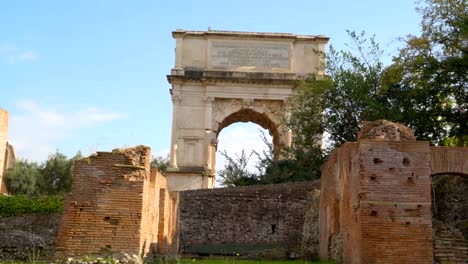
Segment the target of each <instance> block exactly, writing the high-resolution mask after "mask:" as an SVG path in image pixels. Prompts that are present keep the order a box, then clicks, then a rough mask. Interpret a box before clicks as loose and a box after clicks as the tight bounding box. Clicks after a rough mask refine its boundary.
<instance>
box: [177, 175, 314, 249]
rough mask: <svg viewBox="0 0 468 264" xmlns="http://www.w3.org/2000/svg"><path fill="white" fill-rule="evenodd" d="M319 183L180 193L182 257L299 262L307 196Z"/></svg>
mask: <svg viewBox="0 0 468 264" xmlns="http://www.w3.org/2000/svg"><path fill="white" fill-rule="evenodd" d="M318 188H319V184H318V182H315V183H312V182H304V183H289V184H277V185H257V186H246V187H231V188H220V189H213V190H206V189H205V190H193V191H184V192H180V210H179V214H180V215H179V221H180V222H179V223H180V236H179V237H180V246H181V247H182V249H181V250H182V252H184V253H199V254H220V255H234V254H241V255H249V256H263V257H273V258H274V257H278V258H281V257H283V258H284V257H288V256H291V257H298V256H300V255H301V244H302V230H303V224H304V215H305V204H306V200H307V195H308V193H310V192H311V191H312V190H318Z"/></svg>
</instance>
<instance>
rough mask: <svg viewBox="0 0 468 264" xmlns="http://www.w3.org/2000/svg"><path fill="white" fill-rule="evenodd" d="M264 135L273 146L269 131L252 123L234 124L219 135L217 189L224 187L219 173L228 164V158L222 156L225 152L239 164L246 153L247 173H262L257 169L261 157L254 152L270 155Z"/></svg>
mask: <svg viewBox="0 0 468 264" xmlns="http://www.w3.org/2000/svg"><path fill="white" fill-rule="evenodd" d="M262 134H263V135H264V136H265V139H266V140H267V141H268V142H269V143H270V144H271V143H272V137H271V136H270V135H269V134H268V131H267V130H266V129H264V128H262V127H261V126H259V125H257V124H255V123H252V122H246V123H240V122H237V123H233V124H231V125H229V126H227V127H225V128H224V129H223V130H222V131H221V133H219V135H218V147H217V152H216V185H215V186H216V187H222V186H223V185H222V183H221V178H220V175H219V172H220V171H221V170H223V169H224V168H225V165H226V164H227V163H228V161H227V160H226V157H225V156H224V155H223V154H222V153H223V152H224V151H226V153H227V154H228V155H229V157H230V158H231V159H233V160H234V161H236V162H237V163H239V159H241V155H242V152H244V154H245V157H246V158H247V159H248V163H247V164H246V167H245V169H246V171H248V172H249V173H252V174H256V175H258V174H259V173H260V171H259V170H258V168H257V167H256V166H257V164H258V163H259V157H258V156H257V155H256V154H253V151H256V152H257V153H259V154H260V155H262V153H263V151H265V152H267V153H268V146H267V145H266V144H265V143H264V142H263V140H262Z"/></svg>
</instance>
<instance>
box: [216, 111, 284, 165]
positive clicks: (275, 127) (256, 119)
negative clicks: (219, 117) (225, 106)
mask: <svg viewBox="0 0 468 264" xmlns="http://www.w3.org/2000/svg"><path fill="white" fill-rule="evenodd" d="M237 122H244V123H245V122H252V123H255V124H257V125H259V126H261V127H262V128H263V129H265V130H268V133H269V135H270V136H271V137H272V138H273V146H274V154H275V157H278V154H279V151H280V149H281V147H282V143H281V139H280V137H281V134H280V128H279V126H280V124H276V123H275V122H273V121H272V119H271V118H270V117H269V116H268V115H267V114H266V113H259V112H256V111H254V110H252V109H249V108H243V109H241V110H239V111H237V112H234V113H232V114H230V115H228V116H227V117H226V118H224V120H223V121H222V122H220V123H219V124H218V127H217V129H216V137H218V136H219V133H220V132H221V130H223V129H224V128H225V127H227V126H229V125H231V124H234V123H237ZM260 140H261V139H260V138H259V141H260Z"/></svg>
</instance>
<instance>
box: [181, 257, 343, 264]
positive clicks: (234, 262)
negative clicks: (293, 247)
mask: <svg viewBox="0 0 468 264" xmlns="http://www.w3.org/2000/svg"><path fill="white" fill-rule="evenodd" d="M180 263H181V264H315V263H317V264H318V263H322V264H327V263H328V264H332V263H334V262H320V261H316V262H315V261H312V262H311V261H304V260H245V259H235V258H227V259H195V258H194V259H181V260H180Z"/></svg>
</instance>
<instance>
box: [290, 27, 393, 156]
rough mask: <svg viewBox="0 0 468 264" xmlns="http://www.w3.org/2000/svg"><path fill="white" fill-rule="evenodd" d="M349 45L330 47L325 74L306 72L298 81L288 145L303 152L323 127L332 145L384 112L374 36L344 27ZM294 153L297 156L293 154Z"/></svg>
mask: <svg viewBox="0 0 468 264" xmlns="http://www.w3.org/2000/svg"><path fill="white" fill-rule="evenodd" d="M348 34H349V36H350V38H351V41H352V42H351V44H349V45H348V46H349V47H350V48H351V49H352V51H337V50H336V49H335V48H334V47H333V46H331V47H330V48H329V52H328V53H327V54H323V56H324V57H325V63H324V64H323V66H322V67H323V70H324V71H325V72H326V74H327V75H326V76H311V77H310V78H308V79H307V80H306V81H304V82H301V83H300V84H299V87H298V92H297V94H296V95H295V96H294V98H293V104H292V105H293V107H292V114H291V118H290V120H289V122H288V125H289V127H290V128H291V129H292V130H293V134H294V142H293V149H294V150H296V151H297V152H298V153H297V154H300V153H302V154H306V152H307V151H306V150H307V149H314V148H316V146H317V144H319V143H320V140H319V138H318V135H321V134H322V133H323V132H325V133H327V134H328V135H329V137H330V141H331V142H332V146H334V147H337V146H339V145H341V144H342V143H344V142H346V141H356V136H357V133H358V131H359V129H360V126H361V124H362V122H363V121H365V120H375V119H380V118H389V119H391V117H392V116H393V113H392V112H389V111H388V107H387V103H388V102H387V96H388V95H387V94H386V93H382V91H381V89H380V84H381V82H380V76H381V73H382V71H383V64H382V62H381V61H380V58H381V55H382V51H381V50H380V48H379V46H378V44H377V42H375V40H374V37H371V38H370V39H367V38H366V36H365V33H364V32H362V33H360V34H357V33H355V32H354V31H348ZM296 158H298V156H296Z"/></svg>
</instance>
